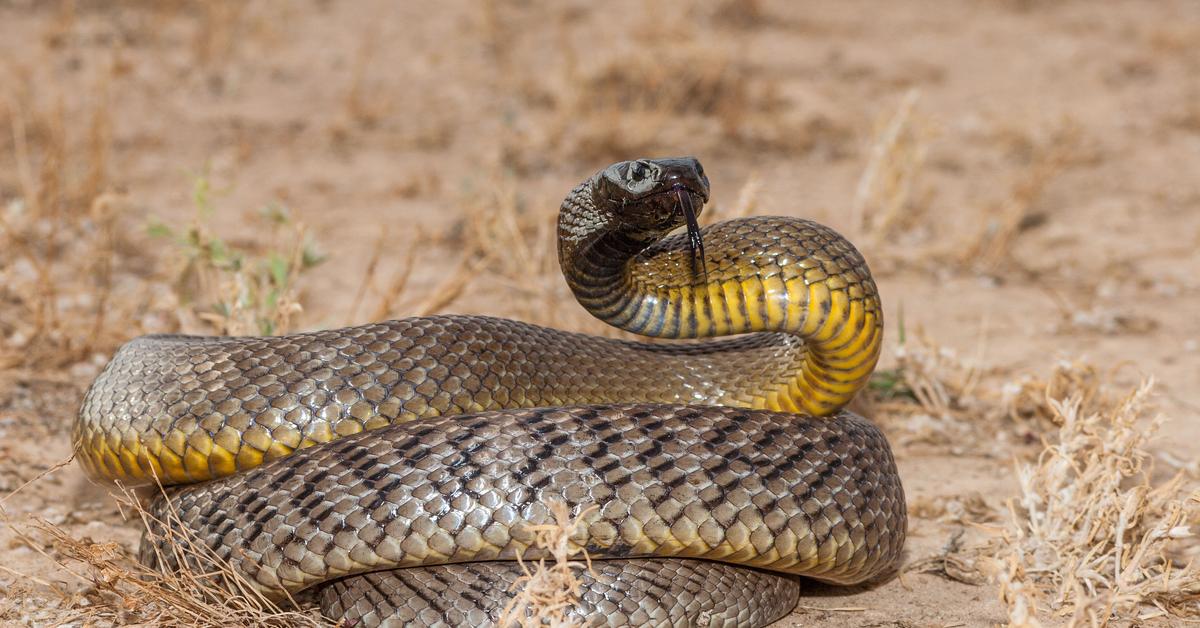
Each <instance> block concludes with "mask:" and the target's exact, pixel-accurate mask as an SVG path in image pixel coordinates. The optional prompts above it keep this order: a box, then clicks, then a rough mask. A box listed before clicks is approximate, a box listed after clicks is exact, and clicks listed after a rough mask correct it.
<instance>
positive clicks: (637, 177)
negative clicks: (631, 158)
mask: <svg viewBox="0 0 1200 628" xmlns="http://www.w3.org/2000/svg"><path fill="white" fill-rule="evenodd" d="M646 174H647V168H646V164H644V163H642V162H640V161H635V162H633V166H632V167H630V169H629V176H630V177H632V178H633V180H634V181H641V180H642V179H645V178H646Z"/></svg>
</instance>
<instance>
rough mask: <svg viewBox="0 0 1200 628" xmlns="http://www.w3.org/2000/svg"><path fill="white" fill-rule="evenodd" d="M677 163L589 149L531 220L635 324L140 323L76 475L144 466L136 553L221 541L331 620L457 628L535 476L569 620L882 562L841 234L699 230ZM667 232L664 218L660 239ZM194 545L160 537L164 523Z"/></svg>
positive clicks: (672, 618)
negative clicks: (650, 339)
mask: <svg viewBox="0 0 1200 628" xmlns="http://www.w3.org/2000/svg"><path fill="white" fill-rule="evenodd" d="M708 195H709V183H708V179H707V177H706V176H705V175H704V171H703V169H702V168H701V166H700V163H699V162H698V161H697V160H695V159H693V158H676V159H657V160H636V161H627V162H621V163H617V164H614V165H612V166H609V167H608V168H606V169H604V170H602V171H601V172H599V173H597V174H596V175H594V176H592V177H590V178H589V179H587V180H586V181H584V182H583V183H581V184H580V185H579V186H577V187H576V188H575V189H574V190H573V191H572V192H571V193H570V194H569V195H568V196H567V198H566V199H565V200H564V201H563V204H562V208H561V212H560V215H559V229H558V235H559V259H560V263H561V266H562V269H563V274H564V276H565V277H566V279H567V283H568V284H569V285H570V287H571V290H572V291H573V293H574V294H575V296H576V298H577V300H578V301H579V302H580V303H581V304H582V305H583V306H584V307H585V308H587V309H588V310H589V311H590V312H591V313H593V314H594V315H595V316H597V317H598V318H600V319H602V320H604V321H606V322H608V323H610V324H612V325H614V326H616V327H619V328H621V329H625V330H628V331H631V332H635V333H638V334H642V335H645V336H654V337H659V338H712V337H715V336H730V335H732V336H734V337H732V338H720V339H713V340H703V341H694V342H685V343H654V344H650V343H642V342H633V341H625V340H614V339H606V338H599V337H593V336H586V335H581V334H575V333H568V332H563V331H559V330H554V329H547V328H543V327H538V326H534V325H529V324H525V323H520V322H517V321H511V320H505V319H497V318H489V317H482V316H432V317H423V318H411V319H404V320H396V321H389V322H384V323H377V324H372V325H364V326H360V327H351V328H346V329H337V330H330V331H319V332H313V333H304V334H295V335H289V336H279V337H270V338H257V337H253V338H252V337H247V338H201V337H190V336H145V337H141V338H137V339H134V340H132V341H130V342H129V343H127V344H126V345H125V346H124V347H122V348H121V349H120V350H119V351H118V352H117V354H116V355H115V356H114V357H113V359H112V361H111V362H110V363H109V364H108V366H107V367H106V368H105V369H104V371H103V372H102V373H101V374H100V375H99V376H98V378H97V379H96V381H95V382H94V383H93V384H92V386H91V388H90V389H89V391H88V393H87V396H86V397H85V399H84V403H83V407H82V408H81V410H80V413H79V417H78V420H77V422H76V425H75V431H74V440H75V447H76V451H77V453H78V456H79V459H80V461H81V462H82V464H83V466H84V467H85V469H86V470H87V471H88V472H89V474H90V475H91V476H92V477H95V478H99V479H106V480H112V481H119V482H123V483H126V484H137V483H147V482H153V481H155V480H157V481H159V482H161V483H163V484H165V485H180V486H178V487H172V488H169V489H168V490H167V491H166V494H165V496H163V497H160V498H159V499H158V500H157V501H156V502H155V503H154V505H153V506H152V507H151V510H152V514H154V515H155V517H154V518H155V519H156V522H153V523H152V525H151V529H150V530H149V531H148V533H147V535H146V536H145V537H144V539H143V544H142V559H143V560H144V561H146V562H148V563H150V564H153V565H157V566H158V567H160V568H163V569H179V568H181V567H184V566H193V567H201V568H204V567H206V565H208V562H211V561H221V562H224V563H225V564H226V565H227V566H228V567H229V568H231V569H233V570H235V571H236V573H237V574H239V575H240V576H242V577H243V578H244V579H245V581H246V582H247V583H249V585H250V586H253V587H256V588H257V589H259V590H260V591H261V592H263V593H264V594H266V595H268V596H270V597H272V598H276V599H285V598H288V597H291V596H293V595H294V594H297V593H299V592H301V591H305V590H308V589H314V590H315V591H316V594H315V595H316V597H317V598H318V599H319V600H320V602H321V604H322V609H323V612H324V613H325V615H326V616H328V617H330V618H331V619H343V620H346V621H347V622H350V623H353V624H354V625H377V624H382V623H395V624H419V625H452V626H453V625H484V624H487V623H489V622H494V621H496V619H497V618H498V613H499V609H501V608H502V607H503V606H504V604H505V603H506V601H507V600H508V599H509V598H510V597H511V596H512V593H511V591H509V586H508V585H509V583H511V582H512V581H513V580H514V579H515V578H516V577H517V576H518V575H519V573H520V571H519V569H518V568H517V567H516V565H515V563H514V562H512V561H514V560H515V559H517V558H524V559H531V558H538V557H542V556H544V555H545V554H544V552H543V551H542V550H539V549H537V548H536V547H534V546H533V545H534V544H533V540H534V533H533V527H534V526H538V525H543V524H547V523H551V522H552V517H551V513H550V512H549V510H548V509H547V507H546V504H547V502H548V501H549V500H552V499H561V500H564V501H565V502H566V503H567V504H569V505H571V506H573V507H576V508H577V509H582V507H583V506H585V505H595V506H597V508H593V509H590V510H587V511H586V514H585V515H584V516H583V520H582V521H583V523H582V525H581V526H579V528H578V529H577V530H576V531H575V534H574V536H572V541H573V542H574V543H575V544H576V545H577V546H578V547H581V548H584V549H586V550H587V551H588V553H589V555H590V556H591V557H592V558H593V559H597V562H596V563H595V565H596V566H595V568H594V569H593V570H592V571H589V572H588V573H586V574H584V575H583V576H582V580H583V591H582V593H581V600H580V603H579V604H578V605H577V606H576V607H575V608H574V609H572V610H571V611H570V613H571V616H572V617H574V618H576V619H578V620H580V621H584V622H586V623H588V624H590V625H603V624H610V625H620V624H633V625H707V626H719V625H730V626H732V625H763V624H766V623H770V622H772V621H774V620H775V619H778V618H779V617H781V616H782V615H784V614H786V613H787V612H788V611H789V610H790V609H791V607H792V606H794V605H795V603H796V598H797V594H798V590H799V585H798V582H797V581H796V579H795V577H794V576H796V575H802V576H807V577H811V578H815V579H818V580H823V581H827V582H833V583H841V584H849V583H858V582H862V581H864V580H868V579H870V578H872V577H875V576H877V575H878V574H880V573H882V572H884V571H886V570H887V569H889V568H890V567H891V566H892V565H893V564H894V563H895V561H896V559H897V557H898V556H899V553H900V550H901V548H902V546H903V543H904V537H905V530H906V515H905V503H904V493H903V489H902V487H901V485H900V480H899V477H898V474H897V472H896V467H895V463H894V461H893V459H892V455H891V451H890V449H889V448H888V444H887V441H886V439H885V438H884V437H883V435H882V434H881V433H880V431H879V430H878V429H877V428H876V427H875V426H874V425H872V424H871V423H870V422H868V421H866V420H865V419H862V418H861V417H858V416H855V415H853V414H851V413H849V412H846V411H844V410H841V408H842V407H843V406H844V405H845V404H846V403H848V402H849V401H850V399H851V398H853V396H854V395H855V393H856V392H857V391H858V390H859V388H861V387H862V386H863V384H864V383H865V382H866V380H867V378H868V377H869V376H870V373H871V371H872V369H873V368H874V366H875V363H876V361H877V360H878V357H879V350H880V345H881V338H882V328H883V324H882V312H881V307H880V303H879V297H878V292H877V290H876V288H875V284H874V282H873V280H872V279H871V276H870V273H869V271H868V269H867V266H866V263H865V261H864V260H863V258H862V256H861V255H860V254H859V253H858V251H856V250H855V249H854V247H853V246H852V245H851V244H850V243H849V242H847V241H846V240H845V239H844V238H842V237H841V236H839V235H838V234H836V233H835V232H834V231H832V230H830V229H828V228H826V227H823V226H821V225H818V224H816V223H813V222H811V221H807V220H800V219H795V218H782V217H759V218H748V219H741V220H734V221H727V222H722V223H717V224H714V225H711V226H708V227H705V228H703V229H701V228H700V227H699V226H698V223H697V221H696V218H697V216H698V214H699V213H700V211H702V209H703V206H704V203H705V202H707V200H708ZM680 226H686V227H687V233H684V234H681V235H674V236H672V235H668V234H669V232H670V231H672V230H674V229H676V228H678V227H680ZM170 531H174V532H175V533H183V534H185V535H186V536H187V538H189V539H192V540H193V541H194V542H195V543H197V544H199V545H200V546H201V547H202V548H203V550H204V551H203V552H200V555H201V556H202V558H199V557H197V556H191V555H188V556H181V555H180V554H179V553H177V552H175V551H173V548H172V547H171V545H170V542H169V540H168V539H169V538H170V536H171V534H168V532H170Z"/></svg>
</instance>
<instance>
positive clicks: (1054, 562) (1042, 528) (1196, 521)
mask: <svg viewBox="0 0 1200 628" xmlns="http://www.w3.org/2000/svg"><path fill="white" fill-rule="evenodd" d="M1150 389H1151V386H1150V384H1144V385H1142V386H1141V387H1140V388H1138V389H1137V390H1135V391H1134V392H1133V393H1131V394H1130V395H1128V396H1127V397H1125V398H1123V399H1120V400H1119V401H1117V402H1115V403H1113V404H1111V405H1107V406H1105V407H1101V408H1098V409H1095V410H1093V411H1091V412H1089V411H1087V410H1086V409H1085V401H1084V398H1083V397H1082V396H1080V395H1075V394H1072V395H1070V396H1067V397H1065V398H1059V399H1053V400H1051V401H1050V402H1049V404H1050V406H1051V407H1052V408H1053V410H1054V412H1055V415H1056V417H1057V420H1058V423H1059V425H1060V426H1059V428H1058V430H1057V432H1055V433H1051V434H1049V435H1048V436H1047V439H1046V444H1045V448H1044V450H1043V451H1042V453H1041V455H1040V456H1038V458H1037V460H1036V461H1035V462H1032V463H1021V464H1018V465H1017V473H1018V478H1019V480H1020V484H1021V492H1020V495H1019V496H1018V497H1017V498H1016V499H1014V500H1012V502H1011V504H1010V511H1011V519H1010V521H1009V522H1008V525H1007V526H1006V528H1005V530H1004V536H1003V541H1002V543H1000V545H999V549H998V552H997V556H996V557H997V560H998V561H999V563H1000V565H1001V567H1002V568H1001V569H1000V572H999V578H998V579H999V582H1000V585H1001V595H1002V596H1003V598H1004V600H1005V601H1006V602H1007V603H1008V606H1009V617H1010V620H1011V621H1012V623H1013V624H1014V625H1039V624H1038V622H1039V618H1048V617H1055V618H1059V619H1056V621H1059V620H1065V621H1066V623H1067V624H1068V625H1071V626H1083V625H1089V626H1104V625H1107V624H1108V623H1109V622H1110V621H1112V620H1115V619H1120V620H1133V619H1147V618H1150V617H1156V616H1171V617H1197V616H1200V564H1197V563H1196V562H1195V559H1196V557H1197V554H1198V553H1200V552H1198V551H1197V550H1198V549H1200V546H1198V545H1197V543H1196V534H1197V531H1198V530H1200V528H1198V527H1197V526H1200V490H1197V489H1195V488H1194V487H1189V486H1187V485H1186V484H1185V482H1184V476H1183V475H1182V474H1177V475H1175V476H1173V477H1171V478H1169V479H1166V480H1161V479H1158V478H1156V477H1155V474H1154V472H1153V471H1154V470H1153V466H1152V457H1151V455H1150V453H1149V451H1148V445H1149V443H1150V442H1151V439H1152V438H1153V437H1154V436H1155V434H1156V433H1157V431H1158V430H1159V428H1160V427H1161V426H1162V424H1163V419H1162V417H1161V416H1153V417H1151V416H1148V412H1147V404H1148V398H1149V394H1150Z"/></svg>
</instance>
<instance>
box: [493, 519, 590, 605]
mask: <svg viewBox="0 0 1200 628" xmlns="http://www.w3.org/2000/svg"><path fill="white" fill-rule="evenodd" d="M547 505H548V507H549V509H550V512H551V514H553V515H554V523H552V524H546V525H540V526H531V531H532V532H533V533H534V547H538V548H541V549H544V550H546V551H547V552H549V553H550V556H551V557H552V558H553V563H552V564H550V565H547V564H546V559H544V558H543V559H541V560H539V561H538V562H537V563H536V565H535V566H534V567H533V569H532V570H530V568H529V566H528V565H525V564H522V565H521V567H522V569H523V570H524V571H525V575H523V576H521V577H520V578H518V579H517V581H516V582H514V583H513V589H515V590H517V594H516V596H514V597H513V599H512V600H510V601H509V603H508V604H507V605H506V606H505V607H504V612H503V613H502V614H501V616H500V620H499V621H498V622H497V624H498V625H500V626H513V625H517V626H521V627H522V628H525V627H528V626H552V627H555V628H566V627H567V626H576V625H578V624H576V623H575V622H572V621H571V620H569V619H568V618H567V612H568V611H569V610H570V609H571V607H573V606H574V605H575V604H576V603H578V602H579V587H580V586H581V585H582V583H581V582H580V580H579V578H578V576H577V575H576V573H577V572H579V571H580V570H582V569H590V568H591V563H590V560H589V559H588V555H587V552H586V551H585V550H583V549H582V548H581V547H579V546H578V545H576V544H575V543H574V542H573V541H572V540H571V537H572V536H574V535H575V533H576V531H577V530H578V528H579V527H580V526H581V525H583V519H584V517H586V516H587V515H588V513H590V512H591V511H592V510H594V509H595V508H596V506H591V507H588V508H584V509H582V510H581V511H580V512H579V514H577V515H575V516H574V517H572V516H571V509H570V507H569V506H567V504H566V503H565V502H562V501H551V502H550V503H549V504H547ZM580 553H582V554H583V562H580V561H578V560H573V558H574V557H575V556H577V555H578V554H580Z"/></svg>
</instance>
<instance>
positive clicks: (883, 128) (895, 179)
mask: <svg viewBox="0 0 1200 628" xmlns="http://www.w3.org/2000/svg"><path fill="white" fill-rule="evenodd" d="M919 99H920V92H919V91H917V90H915V89H914V90H909V91H908V92H907V93H906V94H905V95H904V98H903V99H902V100H901V101H900V104H899V106H898V107H897V108H896V110H895V112H893V113H892V115H891V116H890V117H889V118H888V119H887V121H886V122H884V123H882V124H880V128H879V130H878V131H877V132H876V137H875V141H874V142H873V143H872V145H871V149H870V153H869V154H870V157H869V159H868V161H867V166H866V168H864V169H863V173H862V176H861V177H859V180H858V185H857V187H856V188H855V191H854V201H853V202H852V203H851V205H850V217H851V218H850V224H851V225H852V227H851V228H852V229H854V231H855V232H856V233H857V237H856V238H855V239H856V240H860V246H861V247H862V249H863V250H866V251H884V252H889V253H891V252H895V251H897V247H894V246H888V247H885V246H883V244H884V242H885V241H894V240H895V239H896V236H897V235H898V233H900V232H910V231H913V230H915V229H918V228H919V227H921V226H922V222H923V220H925V218H926V217H925V209H926V206H927V205H928V196H929V195H928V192H927V191H924V190H922V189H920V188H919V185H918V184H919V181H920V174H921V172H922V170H923V169H924V166H925V162H926V159H927V157H928V153H929V142H930V138H931V137H932V135H933V131H932V129H931V127H930V126H929V124H928V123H926V122H924V121H923V120H922V119H920V118H919V117H918V116H916V115H915V109H916V105H917V102H918V101H919ZM901 248H907V247H901Z"/></svg>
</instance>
